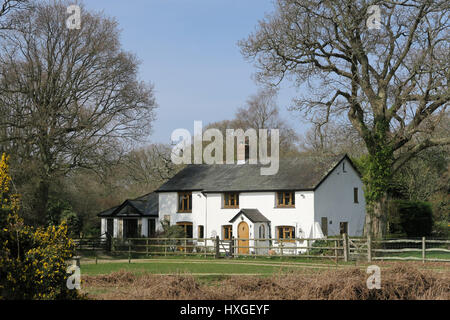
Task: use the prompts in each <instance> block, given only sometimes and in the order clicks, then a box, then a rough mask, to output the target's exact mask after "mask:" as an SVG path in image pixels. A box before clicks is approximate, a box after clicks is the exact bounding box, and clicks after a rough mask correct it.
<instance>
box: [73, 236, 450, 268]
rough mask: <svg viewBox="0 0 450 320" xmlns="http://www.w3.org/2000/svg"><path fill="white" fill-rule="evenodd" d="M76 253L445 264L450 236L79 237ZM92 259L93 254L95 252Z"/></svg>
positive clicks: (449, 245) (449, 256)
mask: <svg viewBox="0 0 450 320" xmlns="http://www.w3.org/2000/svg"><path fill="white" fill-rule="evenodd" d="M74 240H75V244H76V249H77V252H84V251H99V250H104V251H108V252H109V253H110V254H113V255H117V256H119V255H122V256H124V257H127V258H128V261H129V262H131V259H132V258H135V257H138V256H141V257H151V256H161V255H163V256H170V255H181V256H190V255H191V256H203V257H214V258H233V257H268V256H270V257H280V258H281V257H304V258H323V259H332V260H334V261H335V262H336V263H337V262H338V261H350V260H354V259H357V260H360V261H361V260H362V261H367V262H372V261H377V260H378V261H379V260H416V261H422V262H427V261H435V262H450V240H439V239H426V238H425V237H423V238H422V239H390V240H388V239H385V240H375V239H372V238H371V237H370V236H369V237H367V238H361V237H359V238H358V237H349V236H348V235H347V234H343V235H342V236H338V237H328V238H322V239H316V238H299V239H275V238H249V239H242V238H232V239H229V240H220V239H219V237H218V236H217V237H214V238H206V239H205V238H125V239H119V238H111V237H109V238H108V237H107V238H105V237H103V238H82V239H74ZM96 257H97V256H96Z"/></svg>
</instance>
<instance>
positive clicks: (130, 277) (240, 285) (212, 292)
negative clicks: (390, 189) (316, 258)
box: [83, 264, 450, 300]
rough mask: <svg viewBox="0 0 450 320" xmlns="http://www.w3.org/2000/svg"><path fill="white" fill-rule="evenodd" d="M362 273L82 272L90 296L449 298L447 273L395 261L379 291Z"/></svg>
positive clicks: (158, 297)
mask: <svg viewBox="0 0 450 320" xmlns="http://www.w3.org/2000/svg"><path fill="white" fill-rule="evenodd" d="M367 277H368V275H367V274H366V273H365V272H364V271H362V270H360V269H357V268H349V269H346V270H327V271H317V272H314V273H312V274H311V273H309V274H302V273H299V272H290V273H285V274H279V275H274V276H272V277H267V278H264V277H258V276H230V277H228V278H226V279H222V280H218V281H217V282H214V283H202V282H201V281H199V280H198V279H196V278H195V277H193V276H191V275H188V274H183V275H170V276H161V275H152V274H144V275H135V274H133V273H130V272H125V271H119V272H116V273H112V274H110V275H100V276H86V277H84V279H83V286H84V288H87V289H88V290H87V291H88V292H91V294H90V295H89V296H90V297H91V298H93V299H132V300H139V299H169V300H171V299H186V300H210V299H218V300H220V299H227V300H238V299H255V300H260V299H267V300H308V299H320V300H321V299H331V300H361V299H362V300H366V299H381V300H385V299H394V300H397V299H402V300H411V299H444V300H448V299H450V279H449V276H448V273H447V272H445V273H436V272H433V271H430V270H419V269H417V268H414V267H411V266H405V265H402V264H398V265H394V266H393V267H392V268H389V269H387V270H382V273H381V289H379V290H377V289H373V290H369V289H368V288H367V285H366V280H367ZM94 293H95V294H94Z"/></svg>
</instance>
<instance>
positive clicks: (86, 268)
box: [81, 260, 331, 275]
mask: <svg viewBox="0 0 450 320" xmlns="http://www.w3.org/2000/svg"><path fill="white" fill-rule="evenodd" d="M330 267H331V266H330ZM295 269H297V267H294V266H289V265H287V266H279V265H264V264H257V265H254V264H247V263H217V262H212V261H211V262H208V261H205V262H201V263H189V262H188V261H182V260H180V261H173V262H156V261H155V262H136V261H135V262H132V263H128V262H112V263H99V264H84V265H83V264H82V265H81V273H82V274H87V275H96V274H109V273H111V272H116V271H119V270H126V271H131V272H133V273H144V272H148V273H157V274H168V273H193V274H199V273H202V274H261V275H270V274H273V273H280V272H286V271H290V270H295Z"/></svg>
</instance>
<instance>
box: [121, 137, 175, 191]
mask: <svg viewBox="0 0 450 320" xmlns="http://www.w3.org/2000/svg"><path fill="white" fill-rule="evenodd" d="M172 152H173V151H172V148H171V146H169V145H163V144H153V145H150V146H147V147H143V148H140V149H137V150H133V151H131V152H130V153H129V154H127V156H126V157H125V159H124V161H123V166H124V167H125V168H126V169H127V170H126V172H127V175H128V176H129V178H130V179H131V180H133V183H138V184H139V185H140V186H142V187H143V188H144V189H145V190H147V191H151V190H154V189H156V188H157V187H159V186H160V185H161V184H163V183H164V182H166V181H167V180H168V179H170V178H171V177H173V176H174V175H175V174H176V173H177V172H178V171H179V170H180V169H181V168H182V167H181V166H180V165H176V164H174V163H173V162H172V160H171V158H170V155H171V153H172Z"/></svg>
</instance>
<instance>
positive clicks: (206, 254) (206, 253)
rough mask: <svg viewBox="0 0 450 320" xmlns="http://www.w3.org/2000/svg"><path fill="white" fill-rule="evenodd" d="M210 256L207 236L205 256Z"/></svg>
mask: <svg viewBox="0 0 450 320" xmlns="http://www.w3.org/2000/svg"><path fill="white" fill-rule="evenodd" d="M207 257H208V238H206V237H205V258H207Z"/></svg>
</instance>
